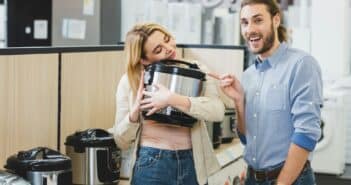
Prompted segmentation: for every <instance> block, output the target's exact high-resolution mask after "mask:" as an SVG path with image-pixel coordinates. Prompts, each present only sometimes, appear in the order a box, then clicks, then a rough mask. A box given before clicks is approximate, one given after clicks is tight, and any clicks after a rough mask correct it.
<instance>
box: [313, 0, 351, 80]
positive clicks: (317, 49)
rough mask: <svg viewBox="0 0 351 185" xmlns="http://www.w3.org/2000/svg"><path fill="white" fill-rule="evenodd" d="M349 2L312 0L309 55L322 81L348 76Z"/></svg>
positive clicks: (350, 48)
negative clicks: (320, 73)
mask: <svg viewBox="0 0 351 185" xmlns="http://www.w3.org/2000/svg"><path fill="white" fill-rule="evenodd" d="M349 3H350V0H333V1H330V0H312V6H311V54H312V55H313V56H314V57H316V58H317V60H318V61H319V63H320V65H321V68H322V72H323V78H324V80H331V79H332V80H334V79H338V78H340V77H343V76H346V75H348V74H350V69H351V64H350V63H351V62H350V59H351V58H350V52H351V47H350V46H351V45H350V40H351V39H350V24H351V20H350V13H349V12H350V8H349V7H350V5H349Z"/></svg>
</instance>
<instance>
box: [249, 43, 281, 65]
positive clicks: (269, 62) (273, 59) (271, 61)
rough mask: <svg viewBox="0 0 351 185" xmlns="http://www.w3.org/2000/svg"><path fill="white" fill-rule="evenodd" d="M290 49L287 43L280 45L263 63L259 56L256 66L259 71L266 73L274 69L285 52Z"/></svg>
mask: <svg viewBox="0 0 351 185" xmlns="http://www.w3.org/2000/svg"><path fill="white" fill-rule="evenodd" d="M287 48H288V45H287V44H286V43H285V42H282V43H280V44H279V47H278V49H277V50H276V51H275V52H274V53H273V55H271V56H270V57H268V58H266V59H265V60H263V61H261V59H259V58H258V56H257V57H256V59H255V66H256V69H257V70H260V71H264V70H266V69H268V68H270V67H272V66H273V67H274V66H275V65H276V64H277V63H278V62H279V61H280V58H281V56H283V54H284V52H285V50H286V49H287Z"/></svg>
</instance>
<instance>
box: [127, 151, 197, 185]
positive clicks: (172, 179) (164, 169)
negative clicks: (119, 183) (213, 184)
mask: <svg viewBox="0 0 351 185" xmlns="http://www.w3.org/2000/svg"><path fill="white" fill-rule="evenodd" d="M132 185H198V183H197V179H196V173H195V167H194V160H193V152H192V150H191V149H190V150H162V149H157V148H152V147H140V148H139V151H138V156H137V160H136V162H135V165H134V169H133V177H132Z"/></svg>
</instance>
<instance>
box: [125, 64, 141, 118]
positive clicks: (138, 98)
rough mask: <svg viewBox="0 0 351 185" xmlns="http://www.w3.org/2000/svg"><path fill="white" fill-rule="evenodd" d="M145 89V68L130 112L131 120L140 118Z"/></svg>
mask: <svg viewBox="0 0 351 185" xmlns="http://www.w3.org/2000/svg"><path fill="white" fill-rule="evenodd" d="M143 91H144V70H143V71H142V72H141V76H140V81H139V88H138V92H137V94H136V97H135V101H134V105H133V107H132V109H131V111H130V114H129V121H131V122H137V121H138V119H139V112H140V105H141V100H142V98H143Z"/></svg>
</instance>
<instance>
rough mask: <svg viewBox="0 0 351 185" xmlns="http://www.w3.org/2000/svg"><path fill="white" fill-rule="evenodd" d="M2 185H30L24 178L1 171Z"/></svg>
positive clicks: (0, 182) (0, 183) (0, 180)
mask: <svg viewBox="0 0 351 185" xmlns="http://www.w3.org/2000/svg"><path fill="white" fill-rule="evenodd" d="M0 185H30V183H29V182H28V181H26V180H24V179H23V178H22V177H20V176H18V175H16V174H12V173H8V172H5V171H1V170H0Z"/></svg>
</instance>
